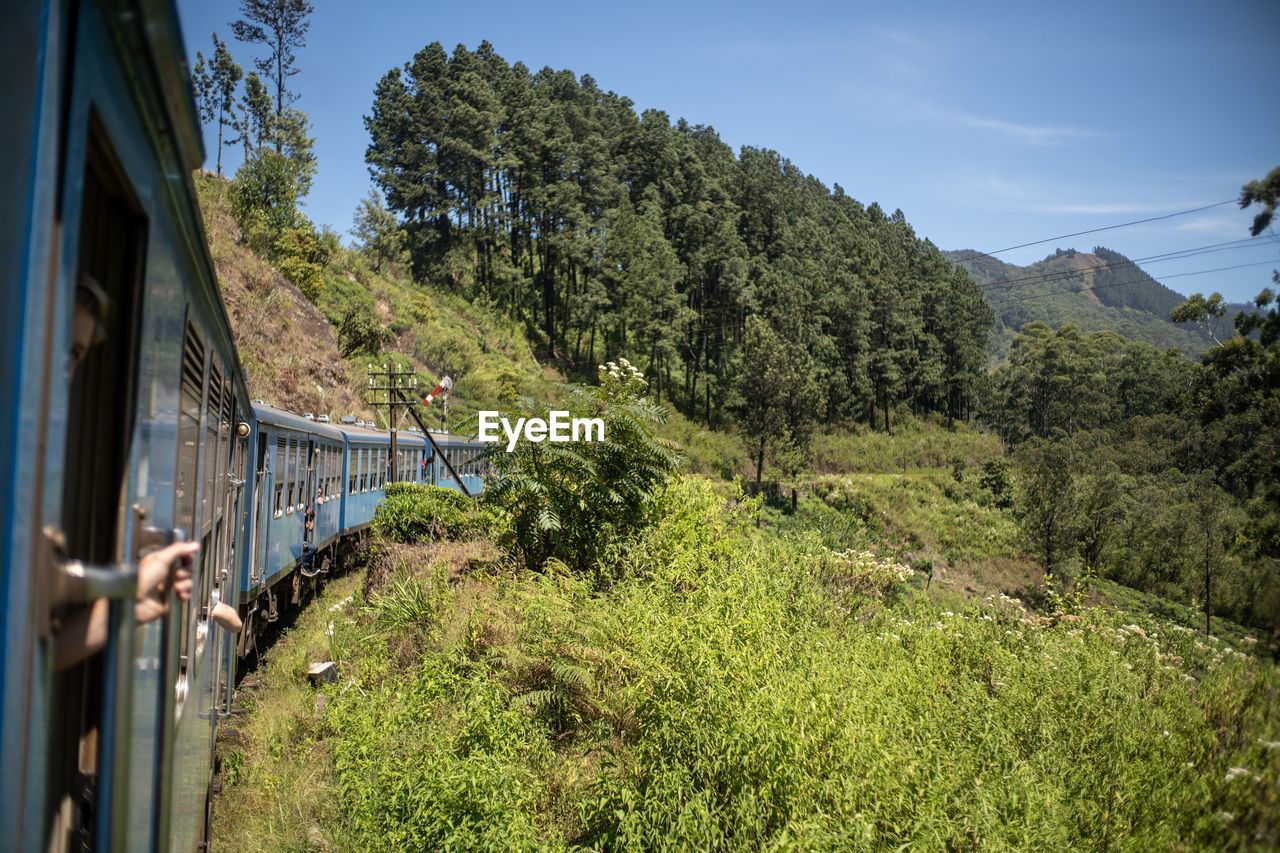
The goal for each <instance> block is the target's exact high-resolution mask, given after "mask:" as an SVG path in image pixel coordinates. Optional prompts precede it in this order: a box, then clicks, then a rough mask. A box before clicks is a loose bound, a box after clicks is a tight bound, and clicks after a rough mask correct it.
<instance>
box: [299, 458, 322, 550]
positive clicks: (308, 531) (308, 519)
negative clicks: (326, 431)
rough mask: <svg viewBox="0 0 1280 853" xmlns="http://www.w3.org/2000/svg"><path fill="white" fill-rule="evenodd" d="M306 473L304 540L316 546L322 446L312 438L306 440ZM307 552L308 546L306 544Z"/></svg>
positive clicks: (303, 517) (303, 495)
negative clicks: (319, 462) (319, 468)
mask: <svg viewBox="0 0 1280 853" xmlns="http://www.w3.org/2000/svg"><path fill="white" fill-rule="evenodd" d="M305 452H306V461H305V464H306V466H307V468H306V473H305V476H304V478H303V485H302V497H301V501H302V507H303V509H302V519H303V521H302V541H303V542H305V543H308V544H311V545H312V546H313V547H314V543H315V539H316V510H317V509H318V508H319V507H317V506H316V489H317V488H318V487H319V483H320V478H319V471H318V466H317V462H318V461H319V459H320V448H319V447H317V446H316V443H315V441H314V440H312V439H307V441H306V451H305ZM303 551H304V553H305V551H306V548H305V546H304V548H303Z"/></svg>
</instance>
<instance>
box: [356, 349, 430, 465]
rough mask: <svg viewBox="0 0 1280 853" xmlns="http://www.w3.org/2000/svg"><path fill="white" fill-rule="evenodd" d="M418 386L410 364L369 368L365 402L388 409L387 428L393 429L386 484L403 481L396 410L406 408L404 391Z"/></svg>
mask: <svg viewBox="0 0 1280 853" xmlns="http://www.w3.org/2000/svg"><path fill="white" fill-rule="evenodd" d="M417 387H418V377H416V376H415V375H414V373H413V369H412V368H410V367H408V366H407V365H406V366H404V367H402V366H400V365H399V364H397V363H396V361H395V359H392V360H391V361H390V362H389V363H387V364H384V365H382V369H381V370H379V369H378V368H377V365H373V364H370V365H369V387H368V388H367V389H366V392H365V394H366V396H365V403H366V404H367V405H369V406H370V407H371V408H373V409H379V408H381V407H382V406H386V407H387V426H388V427H389V428H390V430H391V452H390V453H388V454H387V482H388V483H398V482H400V470H399V468H400V466H399V465H398V459H399V457H398V456H397V455H396V453H397V448H396V424H397V420H396V410H397V409H403V408H405V403H404V401H403V396H404V395H403V394H402V393H401V392H403V391H409V390H412V389H415V388H417Z"/></svg>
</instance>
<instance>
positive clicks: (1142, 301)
mask: <svg viewBox="0 0 1280 853" xmlns="http://www.w3.org/2000/svg"><path fill="white" fill-rule="evenodd" d="M943 254H944V255H945V256H946V258H947V259H948V260H950V261H951V262H952V263H955V264H956V265H957V266H960V267H961V268H963V269H965V270H967V271H968V272H969V274H970V275H971V276H972V277H973V279H974V280H975V281H976V282H977V283H978V286H979V288H980V289H981V290H982V293H983V295H984V296H985V297H986V298H987V302H988V303H989V304H990V306H991V310H992V311H993V312H994V314H995V317H996V325H995V329H994V334H993V335H992V337H991V342H990V349H991V352H992V354H993V355H994V356H996V357H997V358H998V359H1002V358H1004V357H1005V356H1006V355H1007V353H1008V351H1009V345H1010V343H1011V342H1012V341H1013V338H1014V335H1016V334H1017V333H1018V332H1019V331H1020V330H1021V329H1022V327H1023V326H1025V325H1027V324H1028V323H1033V322H1041V323H1045V324H1047V325H1049V326H1051V327H1053V328H1058V327H1060V326H1064V325H1066V324H1067V323H1072V324H1074V325H1076V326H1077V327H1078V328H1080V329H1081V330H1082V331H1085V332H1101V331H1108V330H1109V331H1114V332H1118V333H1119V334H1121V335H1123V336H1124V337H1126V338H1128V339H1130V340H1135V341H1146V342H1148V343H1151V344H1155V345H1156V346H1159V347H1160V348H1162V349H1168V348H1175V349H1178V350H1181V351H1182V352H1183V353H1184V354H1186V355H1188V356H1192V357H1198V356H1199V355H1200V353H1202V352H1204V350H1206V349H1207V348H1209V347H1210V346H1212V345H1213V342H1214V341H1213V336H1212V335H1211V334H1210V333H1209V331H1208V330H1206V329H1202V328H1199V327H1188V326H1179V325H1176V324H1174V323H1173V322H1172V321H1171V320H1170V318H1169V315H1170V313H1171V312H1172V311H1173V309H1174V308H1176V307H1177V306H1178V305H1179V304H1180V303H1181V302H1182V301H1183V299H1184V297H1183V296H1182V295H1181V294H1179V293H1177V292H1175V291H1173V290H1171V289H1169V288H1168V287H1166V286H1164V285H1163V284H1161V283H1160V282H1158V281H1156V280H1155V279H1154V278H1152V277H1151V276H1150V275H1148V274H1147V273H1146V272H1145V271H1143V270H1142V269H1141V268H1140V267H1139V266H1138V265H1137V264H1136V263H1134V262H1133V261H1131V260H1129V259H1128V258H1126V257H1125V256H1124V255H1122V254H1120V253H1119V252H1114V251H1112V250H1110V249H1107V248H1104V247H1102V246H1098V247H1095V248H1094V250H1093V251H1092V252H1078V251H1076V250H1074V249H1066V250H1063V249H1058V250H1057V251H1055V252H1054V253H1053V254H1052V255H1049V256H1048V257H1046V258H1045V259H1044V260H1042V261H1037V262H1036V263H1034V264H1030V265H1028V266H1025V267H1020V266H1017V265H1015V264H1009V263H1005V262H1004V261H1002V260H1000V259H999V258H995V257H992V256H990V255H984V254H982V253H980V252H974V251H971V250H968V249H966V250H962V251H948V252H944V253H943ZM1242 307H1243V306H1232V310H1231V312H1229V313H1228V314H1227V315H1226V316H1224V317H1223V318H1222V319H1221V321H1220V322H1219V324H1218V329H1217V331H1218V334H1219V336H1222V335H1227V334H1230V331H1231V320H1232V317H1233V316H1234V314H1235V313H1237V312H1238V311H1239V310H1240V308H1242Z"/></svg>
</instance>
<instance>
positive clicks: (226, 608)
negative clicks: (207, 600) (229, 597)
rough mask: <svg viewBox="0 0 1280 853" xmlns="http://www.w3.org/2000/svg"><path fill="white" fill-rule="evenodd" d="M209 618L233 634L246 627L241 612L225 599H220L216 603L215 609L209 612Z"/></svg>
mask: <svg viewBox="0 0 1280 853" xmlns="http://www.w3.org/2000/svg"><path fill="white" fill-rule="evenodd" d="M209 618H210V619H212V620H213V621H214V622H217V623H218V624H219V625H221V626H222V627H223V628H226V629H227V630H228V631H230V632H231V633H233V634H239V633H240V629H241V628H243V627H244V623H243V622H241V621H240V614H239V613H237V612H236V609H235V608H234V607H232V606H231V605H230V604H227V603H226V602H223V601H219V602H218V603H217V604H216V605H214V607H213V610H211V611H210V612H209Z"/></svg>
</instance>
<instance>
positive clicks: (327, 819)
mask: <svg viewBox="0 0 1280 853" xmlns="http://www.w3.org/2000/svg"><path fill="white" fill-rule="evenodd" d="M361 580H362V578H361V576H360V575H358V574H353V575H349V576H347V577H343V578H340V579H338V580H336V581H334V582H332V583H330V584H329V585H328V586H327V587H326V588H325V590H324V592H323V593H322V594H321V595H320V596H319V597H318V598H316V599H315V600H313V601H312V602H311V603H310V605H308V606H307V608H306V609H305V610H303V611H302V612H301V613H300V614H299V615H298V618H297V621H296V622H295V623H294V625H293V626H292V627H291V628H290V629H289V630H288V631H287V632H286V633H285V634H283V635H282V636H281V637H280V638H279V640H278V641H277V642H276V643H275V645H274V646H272V647H271V649H270V650H269V651H268V652H267V653H266V656H265V663H264V665H263V666H262V667H261V668H260V669H259V670H258V671H257V672H254V673H251V674H250V675H249V677H248V678H247V681H248V682H250V683H251V684H256V685H259V686H258V687H256V688H255V687H241V688H240V689H238V690H237V691H236V697H235V704H236V705H238V706H240V707H242V708H243V709H244V710H245V712H246V713H244V714H241V715H237V716H233V717H232V718H230V719H229V720H227V721H224V722H222V723H220V724H219V729H218V731H219V742H218V749H217V755H218V760H219V763H220V766H221V781H222V784H223V790H222V793H221V794H220V795H219V796H217V797H215V798H214V807H213V824H212V827H213V829H212V836H213V840H214V845H215V848H216V849H222V850H257V849H262V847H263V844H264V843H266V844H267V845H268V847H269V848H270V849H272V850H314V849H316V848H317V847H318V846H321V845H322V843H325V842H327V841H329V840H331V839H329V838H328V836H327V835H326V834H325V828H327V827H330V826H332V825H334V824H335V822H336V821H337V820H338V817H337V812H338V806H339V804H338V803H337V801H336V800H335V799H334V797H333V796H332V790H333V788H332V759H331V757H330V755H329V754H328V749H329V745H328V742H327V740H326V739H325V738H324V737H323V736H322V735H321V731H322V726H323V722H324V717H325V715H324V712H323V710H320V709H318V708H317V704H316V698H317V697H316V692H315V690H314V689H313V688H312V687H311V686H310V684H309V683H308V682H307V679H306V672H307V665H308V664H310V663H312V662H315V661H322V660H334V661H337V663H338V664H339V666H340V667H343V666H344V665H345V663H346V662H345V660H344V659H343V658H342V654H341V651H340V650H339V649H338V648H337V647H335V645H334V643H333V642H332V637H330V635H329V633H328V626H329V625H330V624H331V623H334V622H340V621H342V620H343V619H345V618H347V614H348V613H350V612H351V611H350V609H348V608H340V609H339V611H334V610H332V609H331V608H333V607H334V606H335V605H337V604H338V603H339V602H343V601H345V600H347V599H349V598H351V597H352V596H353V595H356V594H358V593H359V590H360V584H361Z"/></svg>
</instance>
